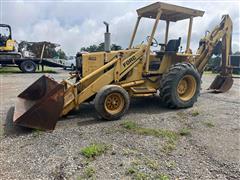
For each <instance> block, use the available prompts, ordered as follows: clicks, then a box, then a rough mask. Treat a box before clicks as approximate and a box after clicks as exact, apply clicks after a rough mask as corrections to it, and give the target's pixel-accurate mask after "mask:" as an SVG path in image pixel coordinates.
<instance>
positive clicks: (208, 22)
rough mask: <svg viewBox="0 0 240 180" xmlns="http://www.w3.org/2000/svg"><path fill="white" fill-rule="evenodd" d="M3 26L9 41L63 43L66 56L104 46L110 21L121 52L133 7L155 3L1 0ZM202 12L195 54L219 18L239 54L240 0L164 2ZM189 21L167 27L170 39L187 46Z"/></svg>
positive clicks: (145, 30)
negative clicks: (225, 20) (228, 24)
mask: <svg viewBox="0 0 240 180" xmlns="http://www.w3.org/2000/svg"><path fill="white" fill-rule="evenodd" d="M0 1H1V2H0V5H1V11H0V12H1V23H6V24H10V25H11V26H12V31H13V38H14V39H16V40H17V41H18V42H20V41H21V40H26V41H51V42H54V43H58V44H60V45H61V48H62V49H63V50H64V51H65V52H67V54H68V55H71V54H72V55H75V54H76V52H77V51H78V50H79V49H80V48H81V47H83V46H88V45H91V44H99V43H101V42H103V34H104V31H105V27H104V25H103V23H102V22H103V21H107V22H109V23H110V32H111V35H112V37H111V38H112V43H116V44H119V45H121V46H123V47H124V48H125V47H127V45H128V44H129V40H130V37H131V33H132V31H133V27H134V25H135V22H136V18H137V13H136V9H138V8H141V7H143V6H145V5H148V4H151V3H153V2H156V1H139V0H138V1H136V0H124V1H119V0H118V1H114V0H112V1H107V0H105V1H101V0H100V1H96V0H95V1H77V0H74V1H59V0H58V1H54V0H51V1H50V0H49V1H48V0H41V1H37V0H35V1H33V0H31V1H29V0H28V1H27V0H25V1H23V0H19V1H12V0H0ZM162 2H168V3H173V4H176V5H182V6H186V7H190V8H195V9H199V10H204V11H205V14H204V16H203V17H202V18H200V17H199V18H195V19H194V22H193V32H192V42H191V47H192V49H193V51H194V52H195V51H196V49H197V47H198V42H199V40H200V38H201V37H202V36H203V35H204V33H205V31H206V30H211V29H213V28H214V26H216V25H217V24H219V22H220V20H221V15H222V14H230V16H231V18H232V20H233V26H234V29H233V51H234V52H235V51H237V50H238V51H239V50H240V45H239V44H240V30H239V29H240V16H239V14H240V12H239V8H240V1H230V0H229V1H192V0H186V1H176V0H175V1H171V0H169V1H162ZM152 24H153V21H152V20H149V19H144V20H143V21H142V23H141V24H140V27H139V31H138V34H137V37H136V41H135V43H141V42H142V41H143V40H145V39H146V36H147V35H150V31H151V28H152ZM187 25H188V21H185V20H184V21H179V22H177V23H172V24H171V23H170V33H169V35H170V38H178V37H182V39H183V40H182V45H183V47H184V45H185V42H186V34H187ZM161 28H162V30H163V29H164V28H165V23H164V22H160V24H159V26H158V31H157V33H156V35H155V38H156V39H157V40H158V41H159V42H163V37H164V34H162V33H161Z"/></svg>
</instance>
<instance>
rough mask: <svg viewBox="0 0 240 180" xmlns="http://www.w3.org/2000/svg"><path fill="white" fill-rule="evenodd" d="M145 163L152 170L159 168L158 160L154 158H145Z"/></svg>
mask: <svg viewBox="0 0 240 180" xmlns="http://www.w3.org/2000/svg"><path fill="white" fill-rule="evenodd" d="M145 165H146V166H147V167H149V168H150V169H152V170H157V169H158V168H159V164H158V162H157V161H155V160H152V159H146V160H145Z"/></svg>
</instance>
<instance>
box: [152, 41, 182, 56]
mask: <svg viewBox="0 0 240 180" xmlns="http://www.w3.org/2000/svg"><path fill="white" fill-rule="evenodd" d="M180 44H181V37H179V38H178V39H171V40H169V41H168V43H167V45H166V47H165V51H155V53H156V54H157V57H162V56H163V55H164V54H165V53H168V54H169V53H177V52H178V49H179V46H180Z"/></svg>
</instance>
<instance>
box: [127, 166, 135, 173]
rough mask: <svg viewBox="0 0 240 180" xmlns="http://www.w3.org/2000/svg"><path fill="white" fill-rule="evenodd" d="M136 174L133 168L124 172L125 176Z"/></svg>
mask: <svg viewBox="0 0 240 180" xmlns="http://www.w3.org/2000/svg"><path fill="white" fill-rule="evenodd" d="M136 172H137V170H136V169H135V168H134V167H129V168H128V169H127V171H126V174H127V175H132V174H134V173H136Z"/></svg>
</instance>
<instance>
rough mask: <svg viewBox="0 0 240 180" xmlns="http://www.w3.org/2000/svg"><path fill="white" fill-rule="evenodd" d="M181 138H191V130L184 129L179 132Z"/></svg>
mask: <svg viewBox="0 0 240 180" xmlns="http://www.w3.org/2000/svg"><path fill="white" fill-rule="evenodd" d="M179 134H180V136H189V135H191V131H190V129H189V128H182V129H180V130H179Z"/></svg>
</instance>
